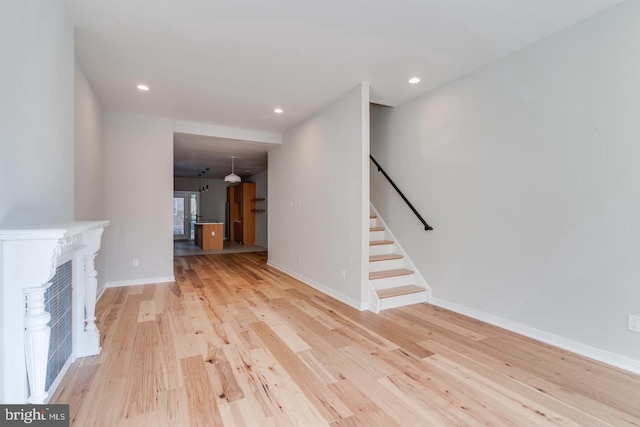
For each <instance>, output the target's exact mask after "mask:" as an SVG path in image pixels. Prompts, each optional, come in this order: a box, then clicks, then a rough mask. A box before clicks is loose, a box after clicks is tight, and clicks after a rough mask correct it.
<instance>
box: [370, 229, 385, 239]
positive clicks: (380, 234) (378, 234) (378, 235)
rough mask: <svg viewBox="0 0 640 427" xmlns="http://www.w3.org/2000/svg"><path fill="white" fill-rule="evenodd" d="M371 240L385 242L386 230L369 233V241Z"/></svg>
mask: <svg viewBox="0 0 640 427" xmlns="http://www.w3.org/2000/svg"><path fill="white" fill-rule="evenodd" d="M371 240H384V230H382V231H369V241H371Z"/></svg>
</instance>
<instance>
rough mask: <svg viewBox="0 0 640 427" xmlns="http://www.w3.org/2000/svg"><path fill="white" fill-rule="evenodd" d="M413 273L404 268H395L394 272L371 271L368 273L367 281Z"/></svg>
mask: <svg viewBox="0 0 640 427" xmlns="http://www.w3.org/2000/svg"><path fill="white" fill-rule="evenodd" d="M409 274H413V271H411V270H407V269H406V268H397V269H394V270H383V271H372V272H371V273H369V280H376V279H386V278H387V277H398V276H408V275H409Z"/></svg>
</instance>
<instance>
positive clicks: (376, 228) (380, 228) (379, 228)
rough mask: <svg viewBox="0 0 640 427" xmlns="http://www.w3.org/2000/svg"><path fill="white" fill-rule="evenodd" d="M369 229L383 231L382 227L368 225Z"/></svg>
mask: <svg viewBox="0 0 640 427" xmlns="http://www.w3.org/2000/svg"><path fill="white" fill-rule="evenodd" d="M369 231H384V227H369Z"/></svg>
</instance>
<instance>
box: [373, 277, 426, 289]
mask: <svg viewBox="0 0 640 427" xmlns="http://www.w3.org/2000/svg"><path fill="white" fill-rule="evenodd" d="M369 282H371V284H372V285H373V288H374V289H386V288H396V287H399V286H407V285H414V284H415V283H416V278H415V274H407V275H405V276H393V277H385V278H384V279H375V280H369Z"/></svg>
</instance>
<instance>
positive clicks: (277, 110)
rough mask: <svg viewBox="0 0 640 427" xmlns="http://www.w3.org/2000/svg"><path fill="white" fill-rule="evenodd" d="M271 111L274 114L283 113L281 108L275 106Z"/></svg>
mask: <svg viewBox="0 0 640 427" xmlns="http://www.w3.org/2000/svg"><path fill="white" fill-rule="evenodd" d="M273 112H274V113H276V114H282V113H284V110H283V109H282V108H276V109H275V110H273Z"/></svg>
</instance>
